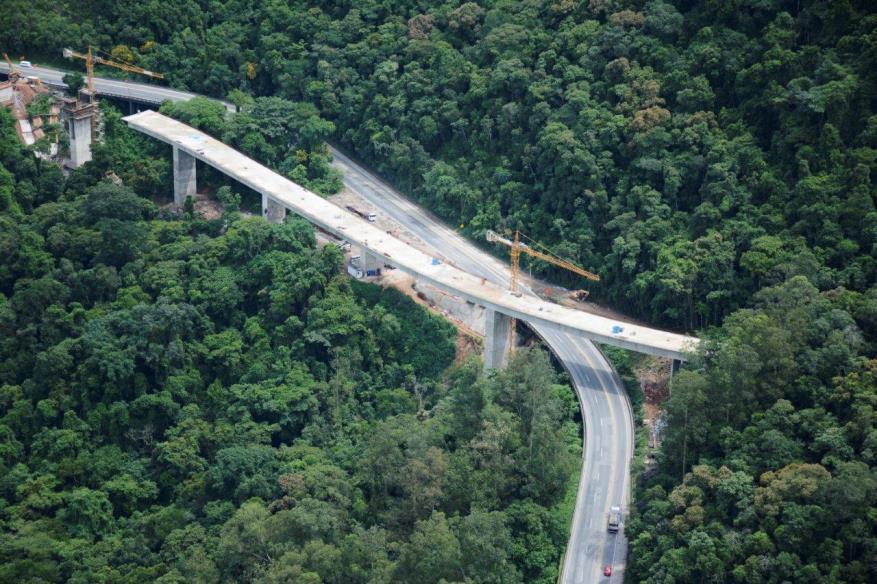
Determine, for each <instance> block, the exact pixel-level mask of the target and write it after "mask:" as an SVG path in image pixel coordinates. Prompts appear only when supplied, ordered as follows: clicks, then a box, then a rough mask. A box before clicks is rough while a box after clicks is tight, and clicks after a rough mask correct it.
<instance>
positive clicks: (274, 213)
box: [262, 194, 286, 223]
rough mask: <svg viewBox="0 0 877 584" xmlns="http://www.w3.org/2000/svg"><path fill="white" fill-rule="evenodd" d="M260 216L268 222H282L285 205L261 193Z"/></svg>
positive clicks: (284, 215)
mask: <svg viewBox="0 0 877 584" xmlns="http://www.w3.org/2000/svg"><path fill="white" fill-rule="evenodd" d="M262 217H264V218H265V221H267V222H268V223H283V219H284V218H285V217H286V207H284V206H283V205H281V204H280V203H278V202H277V201H275V200H274V199H272V198H270V197H269V196H268V195H265V194H263V195H262Z"/></svg>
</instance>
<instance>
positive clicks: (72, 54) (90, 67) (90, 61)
mask: <svg viewBox="0 0 877 584" xmlns="http://www.w3.org/2000/svg"><path fill="white" fill-rule="evenodd" d="M97 52H101V53H102V52H103V51H101V50H100V49H97V48H95V47H92V46H89V47H88V52H87V53H78V52H76V51H74V50H73V49H64V51H63V54H64V56H65V57H67V58H68V59H74V58H75V59H82V60H83V61H85V71H86V74H87V76H88V92H89V93H91V95H92V96H93V95H94V64H95V63H98V64H100V65H107V66H108V67H115V68H116V69H121V70H122V71H128V72H130V73H139V74H140V75H146V76H147V77H152V78H153V79H164V75H162V74H161V73H155V72H154V71H149V70H148V69H144V68H142V67H137V66H136V65H129V64H128V63H122V62H121V61H115V60H113V59H111V58H110V59H107V58H104V57H101V56H100V55H96V54H95V53H97ZM104 54H106V53H104ZM108 56H109V55H108Z"/></svg>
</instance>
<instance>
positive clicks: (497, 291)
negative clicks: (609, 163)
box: [124, 111, 698, 369]
mask: <svg viewBox="0 0 877 584" xmlns="http://www.w3.org/2000/svg"><path fill="white" fill-rule="evenodd" d="M124 120H125V121H126V122H127V123H128V125H129V126H130V127H131V128H134V129H135V130H138V131H140V132H143V133H144V134H147V135H149V136H152V137H153V138H156V139H157V140H161V141H163V142H165V143H167V144H169V145H170V146H172V147H173V159H174V200H175V202H177V203H178V204H180V203H182V202H183V201H185V198H186V196H188V195H194V194H195V186H196V169H195V168H196V167H195V161H196V160H201V161H202V162H204V163H205V164H209V165H210V166H212V167H214V168H216V169H217V170H219V171H221V172H223V173H224V174H226V175H227V176H229V177H231V178H233V179H235V180H237V181H239V182H241V183H242V184H244V185H246V186H248V187H250V188H251V189H253V190H254V191H256V192H258V193H261V195H262V213H263V216H264V217H265V218H266V219H267V220H268V221H272V222H282V221H283V219H284V217H285V216H286V211H287V210H290V211H292V212H293V213H295V214H297V215H300V216H302V217H304V218H305V219H307V220H308V221H310V222H311V223H313V224H315V225H317V226H319V227H320V228H322V229H325V230H326V231H328V232H330V233H333V234H335V235H336V236H338V237H339V238H342V239H346V240H347V241H350V242H351V243H352V244H354V245H358V246H360V247H361V248H362V249H363V250H364V252H365V253H368V254H371V255H372V256H373V257H375V258H377V260H378V261H382V262H386V263H389V264H392V265H393V266H396V267H398V268H400V269H402V270H404V271H406V272H408V273H409V274H411V275H413V276H414V277H416V278H417V279H419V280H422V281H426V282H429V283H431V284H433V285H434V286H437V287H439V288H441V289H443V290H446V291H447V292H450V293H452V294H455V295H457V296H460V297H462V298H464V299H465V300H467V301H469V302H472V303H474V304H477V305H480V306H483V307H485V309H487V327H486V329H487V330H486V333H485V350H484V360H485V368H488V369H489V368H497V367H501V366H502V365H503V363H504V361H505V358H506V354H507V352H508V349H509V335H508V331H509V319H510V318H512V317H514V318H518V319H522V320H524V321H526V322H529V323H531V324H533V325H543V326H550V327H553V328H556V329H558V330H561V331H565V332H569V333H572V334H575V335H580V336H584V337H586V338H588V339H591V340H594V341H598V342H600V343H606V344H609V345H614V346H617V347H623V348H625V349H630V350H632V351H637V352H640V353H647V354H650V355H657V356H660V357H669V358H670V359H673V360H676V361H683V360H685V359H686V355H687V354H688V353H690V352H691V351H693V350H694V349H695V347H696V345H697V343H698V339H697V338H695V337H689V336H685V335H679V334H675V333H670V332H666V331H662V330H658V329H653V328H649V327H643V326H637V325H633V324H629V323H623V327H622V328H623V330H622V331H620V332H613V327H617V326H618V325H619V324H621V323H619V321H617V320H612V319H609V318H605V317H602V316H597V315H594V314H589V313H585V312H581V311H578V310H573V309H570V308H566V307H563V306H559V305H557V304H552V303H550V302H546V301H543V300H540V299H537V298H533V297H526V296H515V295H513V294H511V293H510V292H509V291H508V290H506V289H504V288H502V287H501V286H498V285H496V284H494V283H492V282H490V281H488V280H486V279H485V278H479V277H476V276H473V275H471V274H469V273H467V272H464V271H463V270H460V269H459V268H457V267H455V266H452V265H449V264H447V263H443V262H439V261H437V260H436V259H435V258H433V257H430V256H429V255H427V254H425V253H423V252H422V251H420V250H418V249H416V248H414V247H412V246H410V245H408V244H407V243H405V242H403V241H401V240H399V239H397V238H396V237H393V236H392V235H389V234H387V233H385V232H383V231H381V230H380V229H378V228H377V227H375V226H374V225H372V224H370V223H369V222H367V221H363V220H362V219H360V218H358V217H355V216H353V215H351V214H350V213H347V212H345V211H343V210H342V209H341V208H340V207H338V206H337V205H335V204H334V203H330V202H329V201H327V200H325V199H323V198H322V197H320V196H319V195H316V194H314V193H312V192H310V191H308V190H307V189H305V188H304V187H302V186H300V185H298V184H296V183H294V182H292V181H290V180H289V179H287V178H285V177H283V176H281V175H280V174H278V173H276V172H274V171H273V170H271V169H269V168H267V167H265V166H263V165H262V164H259V163H258V162H256V161H255V160H252V159H251V158H249V157H247V156H245V155H244V154H242V153H240V152H238V151H237V150H235V149H233V148H231V147H230V146H228V145H226V144H224V143H222V142H221V141H219V140H216V139H214V138H212V137H210V136H208V135H207V134H205V133H203V132H201V131H199V130H196V129H194V128H192V127H190V126H187V125H185V124H183V123H182V122H178V121H176V120H174V119H172V118H169V117H167V116H164V115H162V114H159V113H157V112H154V111H144V112H140V113H137V114H134V115H131V116H128V117H126V118H124ZM615 330H616V331H617V330H618V329H617V328H616V329H615Z"/></svg>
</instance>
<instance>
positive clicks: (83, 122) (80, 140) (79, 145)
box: [67, 113, 94, 168]
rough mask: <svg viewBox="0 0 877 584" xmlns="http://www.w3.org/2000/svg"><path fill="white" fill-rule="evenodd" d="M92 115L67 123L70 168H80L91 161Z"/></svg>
mask: <svg viewBox="0 0 877 584" xmlns="http://www.w3.org/2000/svg"><path fill="white" fill-rule="evenodd" d="M93 115H94V114H93V113H91V114H90V115H87V117H75V118H73V117H71V118H70V120H69V121H68V122H67V124H68V127H67V135H68V136H70V166H72V167H73V168H79V167H80V166H82V165H83V164H85V163H86V162H88V161H89V160H91V122H92V119H91V118H92V116H93Z"/></svg>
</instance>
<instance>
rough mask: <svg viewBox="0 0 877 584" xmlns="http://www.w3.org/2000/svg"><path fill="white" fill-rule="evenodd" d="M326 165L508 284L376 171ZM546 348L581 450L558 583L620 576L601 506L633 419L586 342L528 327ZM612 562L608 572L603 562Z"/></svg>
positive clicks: (496, 266)
mask: <svg viewBox="0 0 877 584" xmlns="http://www.w3.org/2000/svg"><path fill="white" fill-rule="evenodd" d="M332 155H333V157H334V163H333V164H334V165H335V166H336V167H337V168H339V169H340V170H341V171H342V172H343V173H344V184H345V185H346V186H347V187H348V188H350V189H351V190H353V191H356V192H357V193H359V194H361V195H362V196H363V197H364V198H366V199H367V200H368V201H369V202H370V203H371V204H372V205H374V206H375V207H376V208H377V209H378V210H379V212H381V213H385V214H387V215H388V216H390V217H391V218H393V219H394V220H395V221H397V222H398V223H400V224H402V225H404V226H405V227H406V228H407V229H408V230H409V231H411V232H412V233H414V234H415V235H416V236H417V237H418V238H420V239H421V240H422V241H423V242H424V243H426V245H428V246H430V247H432V248H433V249H434V250H435V251H436V252H437V253H438V254H440V255H441V256H443V257H444V258H446V259H447V260H448V261H452V262H453V263H454V264H456V265H457V266H458V267H460V268H461V269H463V270H464V271H467V272H469V273H472V274H475V275H478V276H481V277H483V278H487V279H488V280H491V281H493V282H494V283H497V284H501V285H508V279H509V276H510V274H509V269H508V267H507V265H506V264H504V263H502V262H500V261H499V260H497V259H496V258H494V257H493V256H491V255H490V254H488V253H486V252H484V251H482V250H481V249H479V248H478V247H476V246H475V245H474V244H472V243H471V242H469V241H468V240H466V239H465V238H464V237H462V236H461V235H459V234H458V233H457V232H456V231H454V230H453V229H451V228H449V227H448V226H446V225H444V224H443V223H442V222H441V221H439V220H438V219H436V218H435V217H433V216H432V215H431V214H430V213H428V212H427V211H425V210H423V209H422V208H420V207H419V206H417V205H416V204H414V203H412V202H411V201H409V200H408V199H406V198H405V197H404V196H403V195H402V194H401V193H399V192H398V191H396V190H395V189H393V188H392V187H391V186H390V185H389V184H387V183H386V182H385V181H383V180H382V179H381V178H380V177H378V176H377V175H375V174H373V173H371V172H369V171H368V170H366V169H365V168H363V167H362V166H360V165H358V164H356V163H355V162H354V161H353V160H351V159H350V158H349V157H348V156H346V155H345V154H344V153H342V152H341V151H339V150H337V149H335V148H333V149H332ZM534 330H535V332H536V333H537V334H538V335H539V336H540V337H541V338H542V339H543V340H544V341H545V343H546V344H547V345H548V346H549V347H551V350H552V351H553V352H554V354H555V356H556V357H557V358H558V359H559V360H560V361H561V362H562V363H563V365H564V367H565V368H566V370H567V371H568V372H569V375H570V377H571V378H572V381H573V384H574V387H575V391H576V394H577V395H578V399H579V402H580V403H581V406H582V417H583V419H584V426H585V429H584V433H585V435H584V446H585V447H584V450H583V453H582V454H583V460H582V472H581V476H580V478H579V487H578V495H577V497H576V505H575V512H574V516H573V520H572V526H571V532H570V539H569V543H568V544H567V550H566V554H565V555H564V563H563V575H562V579H561V580H562V582H564V583H566V584H573V583H575V584H581V583H590V582H609V581H612V582H621V581H623V579H624V576H623V572H624V564H625V561H626V556H627V540H626V539H625V537H624V533H623V530H622V531H620V532H619V533H618V534H612V533H609V532H608V530H607V518H608V513H609V508H610V507H611V506H613V505H619V506H621V507H622V508H623V509H625V510H626V509H627V505H628V494H629V477H630V460H631V457H632V455H633V420H632V417H631V411H630V404H629V401H628V399H627V395H626V393H625V391H624V389H623V388H622V385H621V380H620V379H618V377H617V375H616V374H615V372H614V371H613V369H612V367H611V366H610V365H609V363H608V362H607V361H606V359H605V357H604V356H603V354H602V353H601V352H600V351H599V350H598V349H597V347H596V346H595V345H594V343H592V342H591V341H589V340H587V339H583V338H581V337H579V336H574V335H570V334H567V333H564V332H562V331H559V330H557V329H555V328H553V327H550V326H544V325H543V326H539V327H537V328H534ZM607 564H608V565H612V577H611V578H605V577H604V576H603V567H604V566H606V565H607Z"/></svg>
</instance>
